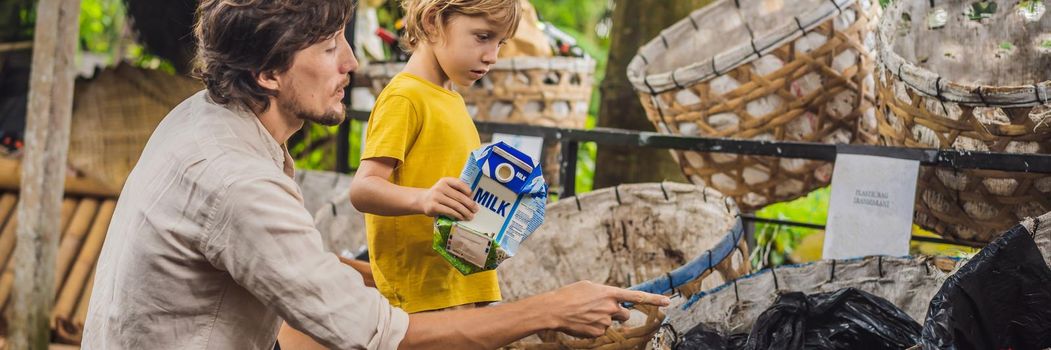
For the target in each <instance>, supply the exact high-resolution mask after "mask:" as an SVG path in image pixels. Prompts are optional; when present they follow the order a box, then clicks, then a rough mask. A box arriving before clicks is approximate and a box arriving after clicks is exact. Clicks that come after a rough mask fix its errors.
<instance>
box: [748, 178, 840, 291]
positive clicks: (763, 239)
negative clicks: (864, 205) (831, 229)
mask: <svg viewBox="0 0 1051 350" xmlns="http://www.w3.org/2000/svg"><path fill="white" fill-rule="evenodd" d="M831 194H832V191H831V190H830V189H829V187H824V188H821V189H818V190H815V191H813V192H810V194H808V195H807V196H806V197H803V198H799V199H796V200H794V201H790V202H784V203H776V204H772V205H769V206H767V207H765V208H763V209H760V210H759V211H757V212H756V216H758V217H761V218H768V219H778V220H785V221H793V222H803V223H812V224H818V225H823V224H824V223H825V221H826V220H827V219H828V200H829V198H830V196H831ZM818 232H821V230H815V229H808V228H803V227H795V226H782V225H774V224H763V223H756V226H755V239H756V249H755V250H753V251H752V257H751V263H752V268H753V269H755V270H760V269H763V268H767V267H772V266H779V265H782V264H785V263H793V262H794V261H792V260H791V258H789V255H791V254H792V253H793V252H794V251H795V249H796V247H797V246H798V245H799V242H800V241H801V240H802V239H803V238H805V237H806V236H809V235H811V234H814V233H818Z"/></svg>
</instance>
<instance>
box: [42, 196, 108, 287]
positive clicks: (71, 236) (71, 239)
mask: <svg viewBox="0 0 1051 350" xmlns="http://www.w3.org/2000/svg"><path fill="white" fill-rule="evenodd" d="M98 209H99V202H98V201H97V200H94V199H91V198H85V199H83V200H81V201H80V205H78V206H77V211H76V213H75V214H73V221H72V222H70V223H69V230H67V232H66V234H65V235H63V236H64V238H63V239H62V242H61V243H60V244H59V246H58V254H57V258H56V259H55V282H54V283H55V288H56V289H58V288H62V281H64V280H65V278H66V273H67V272H69V268H70V267H71V266H72V264H73V260H74V259H76V258H77V253H78V252H79V251H80V245H81V244H82V243H83V242H84V236H86V235H87V234H88V230H89V229H90V228H91V223H92V222H93V221H95V217H96V214H97V213H98ZM106 223H107V224H108V223H109V221H107V222H106Z"/></svg>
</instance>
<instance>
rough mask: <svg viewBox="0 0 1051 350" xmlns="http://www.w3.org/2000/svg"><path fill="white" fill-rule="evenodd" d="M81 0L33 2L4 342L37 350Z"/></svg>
mask: <svg viewBox="0 0 1051 350" xmlns="http://www.w3.org/2000/svg"><path fill="white" fill-rule="evenodd" d="M79 19H80V0H40V2H39V3H38V4H37V11H36V28H34V30H33V63H32V68H31V71H30V80H29V98H28V103H27V104H26V132H25V138H26V144H25V157H24V159H25V160H24V162H25V163H24V169H23V172H22V187H21V190H20V191H19V193H20V196H21V197H22V200H21V201H19V204H18V222H19V224H18V227H17V229H16V230H15V232H16V233H17V236H16V237H17V238H16V239H17V241H18V242H22V243H23V244H17V243H16V244H15V254H14V261H13V264H11V265H14V266H15V269H14V270H15V273H14V274H15V281H16V282H17V283H16V285H17V286H18V288H16V289H15V290H14V293H13V303H12V306H13V307H12V308H11V310H8V311H9V312H7V325H8V327H9V329H8V332H9V333H8V336H9V338H8V341H9V342H10V344H9V346H10V348H12V349H19V350H21V349H32V350H44V349H47V348H48V343H49V340H50V335H51V332H50V330H49V329H48V320H49V318H50V316H51V303H52V302H54V298H55V283H54V280H55V268H54V267H55V254H56V253H57V252H58V242H59V239H60V238H61V237H60V236H61V234H60V233H59V227H58V226H59V222H58V220H55V218H58V217H59V215H61V213H60V211H61V207H62V190H63V188H64V186H65V184H64V182H65V179H66V155H67V153H68V152H69V124H70V118H71V116H72V114H73V78H74V74H75V67H74V62H73V61H74V58H75V55H76V51H77V32H78V29H79V26H77V25H75V24H76V23H79Z"/></svg>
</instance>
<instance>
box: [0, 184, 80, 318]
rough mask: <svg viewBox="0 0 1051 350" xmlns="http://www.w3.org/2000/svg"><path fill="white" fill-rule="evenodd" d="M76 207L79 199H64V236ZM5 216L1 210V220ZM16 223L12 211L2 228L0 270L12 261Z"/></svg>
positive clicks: (1, 220) (5, 195) (2, 201)
mask: <svg viewBox="0 0 1051 350" xmlns="http://www.w3.org/2000/svg"><path fill="white" fill-rule="evenodd" d="M9 194H11V195H12V197H14V199H15V201H16V202H17V201H18V197H16V195H14V193H9ZM6 198H7V194H4V197H3V199H0V209H3V208H2V206H3V204H4V201H5V199H6ZM76 207H77V201H75V200H71V199H66V200H65V201H62V219H61V223H60V225H59V227H62V232H63V236H64V235H65V234H64V232H65V227H66V226H67V225H68V223H69V217H71V215H73V211H74V209H75V208H76ZM3 218H4V217H3V214H2V212H0V222H3ZM16 225H18V215H15V214H14V212H12V214H11V215H9V218H8V220H7V223H5V224H4V225H3V226H2V230H0V271H3V270H4V269H6V268H7V264H8V262H11V258H12V251H13V249H14V248H15V227H16ZM0 306H2V305H0Z"/></svg>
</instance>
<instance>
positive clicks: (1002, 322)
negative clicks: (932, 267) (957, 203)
mask: <svg viewBox="0 0 1051 350" xmlns="http://www.w3.org/2000/svg"><path fill="white" fill-rule="evenodd" d="M1034 231H1035V230H1034ZM921 344H922V345H923V348H924V349H928V350H929V349H1045V348H1049V347H1051V268H1049V267H1048V266H1047V263H1046V262H1044V258H1043V256H1042V255H1041V254H1040V250H1039V249H1038V248H1037V246H1036V243H1035V242H1034V241H1033V236H1032V235H1031V234H1030V233H1029V231H1028V230H1026V228H1025V227H1024V226H1022V225H1017V226H1015V227H1013V228H1011V229H1010V230H1009V231H1007V233H1004V235H1002V236H1000V238H998V239H996V240H995V241H993V242H992V243H990V244H989V245H988V246H986V247H985V248H983V249H982V251H981V252H979V253H978V254H977V255H975V257H974V258H973V259H971V261H969V262H968V263H967V264H966V265H964V266H963V267H961V268H960V271H958V272H957V273H956V274H954V275H953V276H952V277H949V279H948V280H947V281H945V284H943V285H942V288H941V289H940V290H939V291H938V293H937V294H935V295H934V299H932V300H931V305H930V308H928V309H927V320H926V322H925V323H924V326H923V333H922V343H921Z"/></svg>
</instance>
